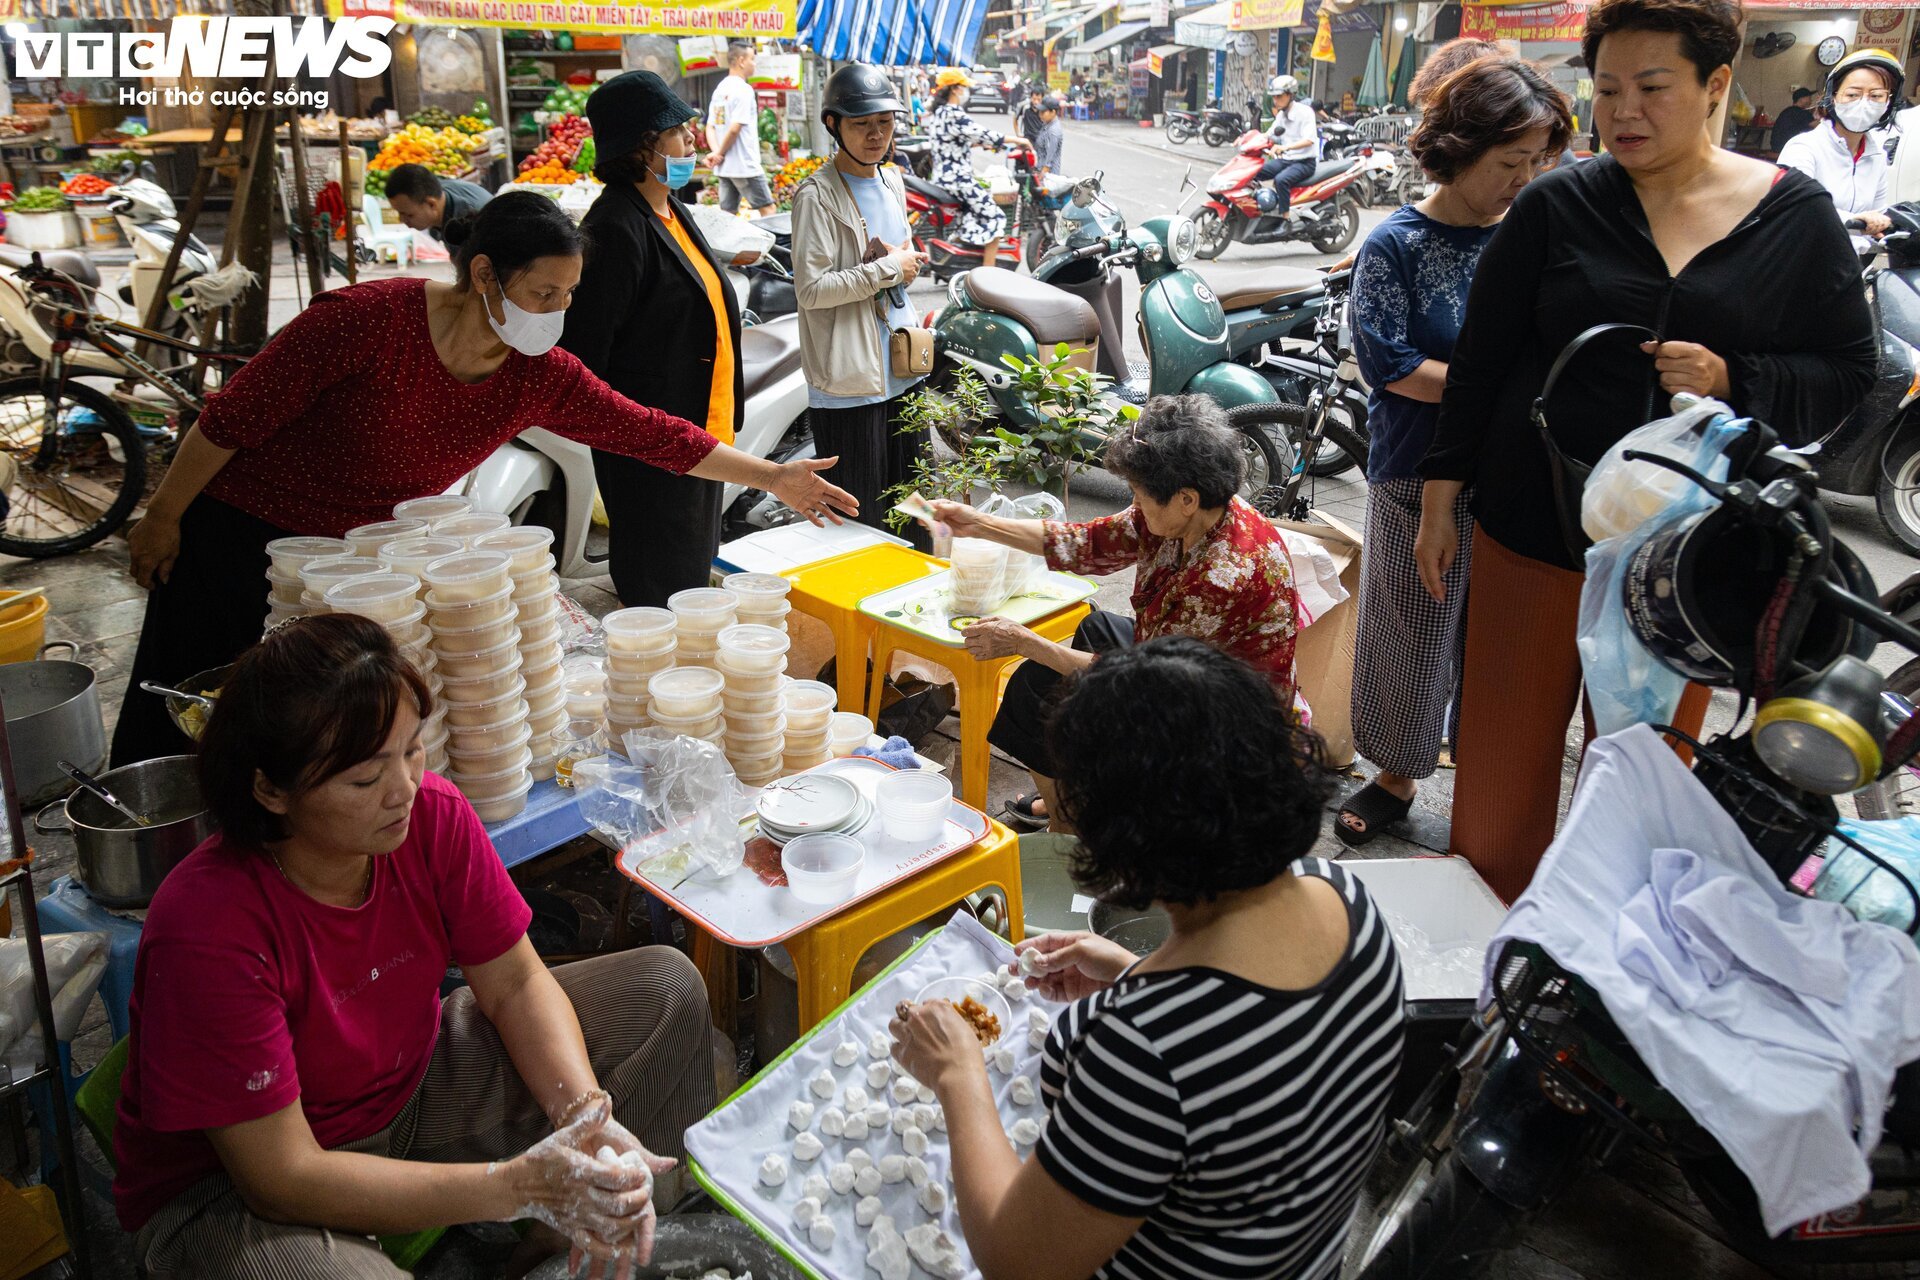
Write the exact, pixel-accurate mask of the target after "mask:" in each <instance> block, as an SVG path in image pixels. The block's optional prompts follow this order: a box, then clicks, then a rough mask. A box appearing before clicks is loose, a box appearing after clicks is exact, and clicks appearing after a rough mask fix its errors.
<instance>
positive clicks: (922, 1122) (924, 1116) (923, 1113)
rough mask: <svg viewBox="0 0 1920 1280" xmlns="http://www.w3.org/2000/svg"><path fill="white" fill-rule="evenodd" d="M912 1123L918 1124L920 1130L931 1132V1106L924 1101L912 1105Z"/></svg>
mask: <svg viewBox="0 0 1920 1280" xmlns="http://www.w3.org/2000/svg"><path fill="white" fill-rule="evenodd" d="M913 1123H914V1124H915V1125H917V1126H919V1128H920V1130H921V1132H923V1133H932V1132H933V1107H932V1106H930V1105H929V1104H927V1103H924V1102H922V1103H920V1104H919V1105H918V1106H916V1107H914V1109H913Z"/></svg>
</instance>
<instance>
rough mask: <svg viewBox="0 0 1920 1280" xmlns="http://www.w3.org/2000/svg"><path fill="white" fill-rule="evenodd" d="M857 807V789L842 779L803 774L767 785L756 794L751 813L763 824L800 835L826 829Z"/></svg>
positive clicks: (831, 775) (836, 825) (824, 775)
mask: <svg viewBox="0 0 1920 1280" xmlns="http://www.w3.org/2000/svg"><path fill="white" fill-rule="evenodd" d="M859 807H860V789H859V788H858V787H856V786H854V785H853V784H852V783H851V782H849V781H847V780H846V779H845V778H842V777H839V776H837V775H835V774H831V773H803V774H800V775H799V776H797V777H792V778H782V779H781V780H780V781H778V782H776V783H772V784H770V785H769V786H768V787H767V788H766V789H765V790H764V791H762V792H761V793H760V799H759V800H758V801H757V802H756V803H755V805H754V812H755V813H756V814H757V815H758V816H759V818H760V820H761V821H762V822H763V823H767V824H770V825H771V826H773V827H775V828H777V829H778V830H780V831H782V832H786V833H788V834H791V835H801V834H804V833H806V832H808V831H830V830H832V829H834V828H836V827H838V826H840V825H841V824H842V823H844V822H846V821H847V820H848V819H849V818H852V817H853V816H854V814H855V812H856V811H857V810H858V808H859Z"/></svg>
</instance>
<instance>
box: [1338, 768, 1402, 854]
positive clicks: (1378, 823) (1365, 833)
mask: <svg viewBox="0 0 1920 1280" xmlns="http://www.w3.org/2000/svg"><path fill="white" fill-rule="evenodd" d="M1412 809H1413V799H1412V797H1408V798H1407V799H1405V800H1402V799H1401V798H1400V797H1399V796H1397V795H1395V794H1393V792H1391V791H1389V790H1387V789H1386V788H1385V787H1383V786H1381V785H1380V784H1379V783H1377V782H1369V783H1368V784H1367V785H1366V786H1364V787H1362V788H1360V789H1359V790H1358V791H1356V792H1354V793H1353V794H1352V795H1350V796H1348V797H1347V801H1346V803H1345V804H1343V805H1341V806H1340V815H1339V817H1336V818H1335V819H1334V820H1333V833H1334V834H1335V835H1337V836H1339V837H1340V843H1341V844H1344V845H1346V846H1347V847H1348V848H1349V849H1358V848H1359V847H1360V846H1361V845H1363V844H1365V843H1367V841H1369V840H1371V839H1373V838H1374V837H1375V836H1377V835H1379V834H1380V832H1381V831H1382V830H1383V829H1385V828H1386V827H1389V826H1391V825H1392V824H1394V823H1396V822H1400V821H1403V820H1404V819H1405V818H1406V816H1407V814H1408V813H1409V812H1411V811H1412ZM1348 814H1351V815H1353V816H1354V817H1356V818H1358V819H1360V821H1362V822H1364V823H1366V828H1365V829H1364V830H1361V831H1355V830H1354V829H1353V828H1352V827H1350V826H1348V825H1347V824H1346V823H1344V822H1342V821H1340V818H1342V817H1345V816H1347V815H1348Z"/></svg>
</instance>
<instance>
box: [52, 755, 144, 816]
mask: <svg viewBox="0 0 1920 1280" xmlns="http://www.w3.org/2000/svg"><path fill="white" fill-rule="evenodd" d="M54 763H56V764H58V765H59V766H60V771H61V772H62V773H64V774H66V775H67V776H68V777H69V778H72V779H73V780H74V781H75V782H77V783H79V784H80V785H81V786H83V787H85V788H86V789H87V790H89V791H91V792H93V794H95V795H96V796H99V797H100V798H101V799H102V800H104V801H106V802H107V804H108V805H110V806H111V807H112V808H113V811H114V812H115V813H118V814H119V815H120V816H121V817H123V818H127V819H129V820H131V821H132V822H133V824H134V825H135V826H137V827H150V826H152V825H153V820H152V819H151V818H148V817H147V816H146V815H145V814H141V813H137V812H135V811H134V810H133V809H131V808H129V807H128V806H127V805H126V804H125V803H124V802H122V801H121V799H120V797H119V796H116V795H114V794H113V792H111V791H109V790H107V789H106V787H105V786H104V785H102V783H101V781H100V779H98V778H96V777H94V776H93V775H92V774H90V773H88V772H87V771H86V770H85V769H82V768H80V767H79V766H78V765H75V764H73V763H71V762H69V761H66V760H57V761H55V762H54Z"/></svg>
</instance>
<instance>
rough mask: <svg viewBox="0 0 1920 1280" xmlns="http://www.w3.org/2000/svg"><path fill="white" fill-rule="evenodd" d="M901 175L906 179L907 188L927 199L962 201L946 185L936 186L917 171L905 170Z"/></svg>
mask: <svg viewBox="0 0 1920 1280" xmlns="http://www.w3.org/2000/svg"><path fill="white" fill-rule="evenodd" d="M900 176H901V177H902V178H905V179H906V182H907V190H909V191H917V192H919V193H920V194H921V195H923V196H925V197H926V198H927V199H929V200H931V201H933V202H934V203H935V204H959V203H960V197H959V196H956V195H955V194H953V192H951V191H949V190H947V189H946V188H945V187H936V186H934V185H933V184H932V183H931V182H928V181H927V180H926V179H925V178H923V177H921V176H920V175H919V174H917V173H905V172H903V173H901V175H900Z"/></svg>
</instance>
